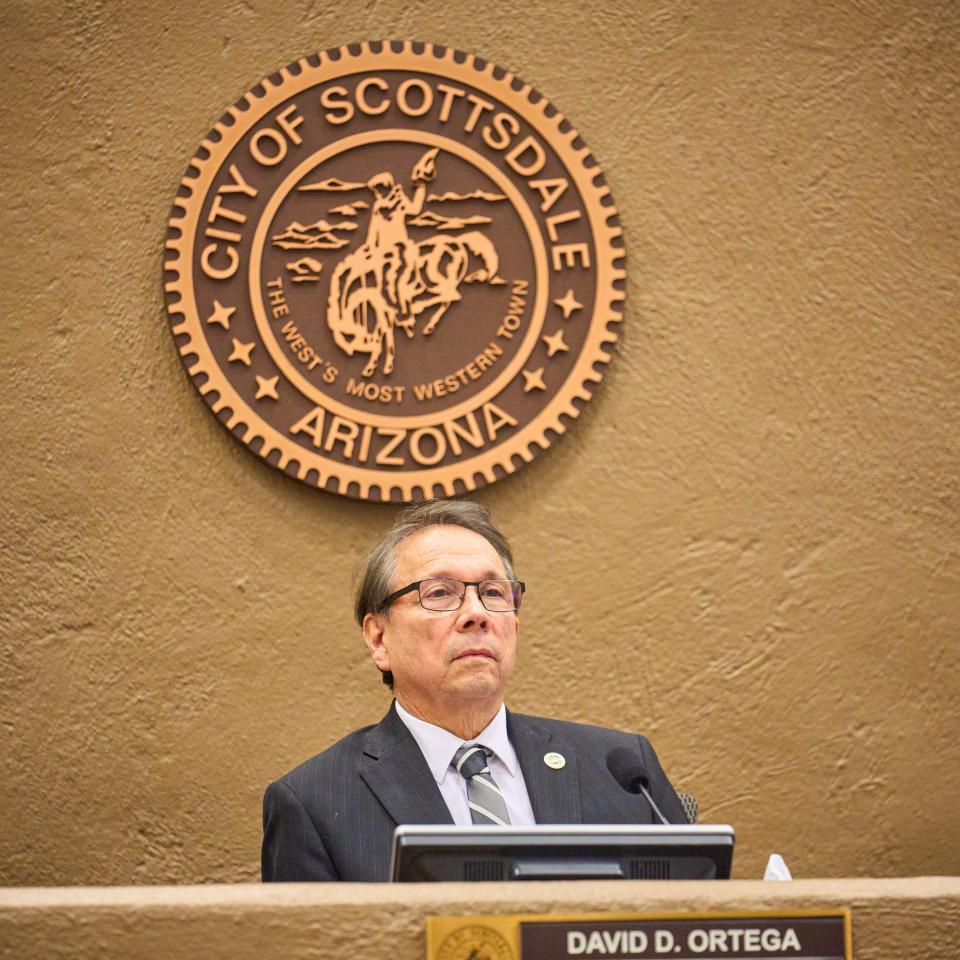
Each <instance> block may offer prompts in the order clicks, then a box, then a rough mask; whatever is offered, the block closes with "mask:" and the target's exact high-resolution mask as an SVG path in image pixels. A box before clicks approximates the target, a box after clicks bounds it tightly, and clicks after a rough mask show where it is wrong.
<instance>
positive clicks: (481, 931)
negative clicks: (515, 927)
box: [435, 923, 513, 960]
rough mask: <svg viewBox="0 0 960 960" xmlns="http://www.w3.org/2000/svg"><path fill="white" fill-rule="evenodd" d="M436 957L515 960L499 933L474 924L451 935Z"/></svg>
mask: <svg viewBox="0 0 960 960" xmlns="http://www.w3.org/2000/svg"><path fill="white" fill-rule="evenodd" d="M435 956H436V960H513V951H512V950H511V949H510V944H509V943H508V942H507V940H506V938H505V937H504V936H503V935H502V934H501V933H500V932H499V931H497V930H495V929H494V928H493V927H487V926H482V925H480V924H477V923H473V924H470V925H469V926H464V927H461V928H460V929H459V930H455V931H454V932H453V933H451V934H449V935H448V936H447V937H446V938H445V939H444V940H443V942H442V943H441V944H440V949H439V950H437V952H436V955H435Z"/></svg>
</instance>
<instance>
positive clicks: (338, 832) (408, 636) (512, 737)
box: [261, 500, 686, 881]
mask: <svg viewBox="0 0 960 960" xmlns="http://www.w3.org/2000/svg"><path fill="white" fill-rule="evenodd" d="M523 592H524V585H523V583H522V582H521V581H519V580H517V578H516V575H515V573H514V568H513V558H512V556H511V551H510V546H509V544H508V543H507V541H506V539H505V538H504V536H503V535H502V534H501V533H500V531H499V530H497V529H496V527H495V526H494V525H493V522H492V520H491V519H490V515H489V513H487V511H486V510H485V509H484V508H483V507H481V506H480V505H479V504H476V503H471V502H468V501H454V500H435V501H427V502H425V503H421V504H417V505H415V506H413V507H411V508H409V509H407V510H406V511H404V512H403V513H401V515H400V516H399V518H398V521H397V523H396V525H395V526H394V527H393V529H392V530H391V531H390V532H389V533H388V534H387V535H386V536H385V537H384V538H383V540H381V542H380V543H379V544H377V546H376V547H374V549H373V550H372V551H371V553H370V555H369V558H368V563H367V568H366V573H365V575H364V577H363V580H362V582H361V584H360V588H359V590H358V592H357V599H356V607H355V613H356V618H357V621H358V623H359V624H360V625H361V626H362V628H363V636H364V640H365V641H366V643H367V647H368V648H369V650H370V656H371V657H372V658H373V662H374V663H375V664H376V665H377V667H379V669H380V670H381V672H382V674H383V678H384V682H385V683H387V684H388V685H390V686H391V687H392V689H393V693H394V696H395V700H394V702H393V704H392V705H391V707H390V710H389V711H388V713H387V715H386V717H385V718H384V719H383V720H382V721H381V722H380V723H379V724H377V725H376V726H372V727H365V728H364V729H362V730H358V731H356V732H355V733H352V734H350V735H349V736H347V737H345V738H344V739H343V740H341V741H340V742H339V743H336V744H334V745H333V746H332V747H330V748H329V749H328V750H326V751H325V752H323V753H321V754H319V755H318V756H316V757H314V758H313V759H312V760H308V761H306V763H303V764H301V765H300V766H299V767H297V768H296V769H295V770H292V771H291V772H290V773H288V774H287V775H286V776H285V777H281V778H280V779H279V780H277V781H276V782H275V783H272V784H271V785H270V786H269V787H268V788H267V792H266V795H265V796H264V810H263V853H262V863H261V866H262V874H263V879H264V880H265V881H268V880H293V881H296V880H387V879H389V877H388V868H389V861H390V852H391V843H392V838H393V831H394V828H395V827H396V826H397V824H401V823H437V824H439V823H443V824H450V823H457V824H461V825H464V826H467V825H469V824H471V823H512V824H517V825H528V824H533V823H651V822H659V818H657V817H655V815H654V813H653V811H652V809H651V807H650V805H649V804H648V803H647V801H646V800H645V799H644V798H643V797H641V796H637V795H635V794H633V793H629V792H627V790H625V789H624V788H623V787H621V785H620V784H619V783H618V782H617V780H616V779H614V777H613V775H612V774H611V773H610V772H609V770H608V769H607V764H606V759H607V757H608V756H609V755H610V754H611V751H614V750H618V748H619V753H620V755H621V756H622V755H623V752H624V750H627V751H629V752H630V753H631V754H633V755H636V757H637V763H638V764H640V765H642V766H643V767H645V772H646V774H647V776H648V777H649V781H650V784H649V790H650V793H651V794H652V796H653V799H654V801H655V803H656V804H657V806H658V807H659V808H660V811H661V812H662V813H663V814H664V816H665V817H666V818H667V819H669V820H670V821H671V822H674V823H684V822H686V821H685V817H684V814H683V808H682V807H681V805H680V801H679V800H678V798H677V795H676V794H675V793H674V791H673V788H672V787H671V786H670V783H669V781H668V780H667V778H666V775H665V774H664V773H663V770H662V769H661V768H660V764H659V762H658V761H657V757H656V754H655V753H654V751H653V748H652V747H651V746H650V744H649V743H648V742H647V740H646V739H645V738H644V737H642V736H636V735H631V734H626V733H620V732H618V731H614V730H605V729H603V728H600V727H591V726H586V725H584V724H575V723H565V722H563V721H559V720H547V719H543V718H540V717H527V716H521V715H519V714H512V713H508V712H507V711H506V709H505V707H504V705H503V693H504V689H505V687H506V684H507V680H508V679H509V677H510V673H511V671H512V669H513V664H514V658H515V656H516V648H517V634H518V632H519V620H518V617H517V613H518V610H519V607H520V603H521V599H522V597H523Z"/></svg>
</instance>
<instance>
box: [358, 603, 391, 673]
mask: <svg viewBox="0 0 960 960" xmlns="http://www.w3.org/2000/svg"><path fill="white" fill-rule="evenodd" d="M385 628H386V618H385V617H384V615H383V614H381V613H368V614H367V615H366V616H365V617H364V618H363V639H364V641H365V643H366V644H367V649H368V650H369V651H370V658H371V659H372V660H373V662H374V663H375V664H376V665H377V667H378V668H379V669H380V670H389V669H390V654H389V653H388V652H387V648H386V646H385V645H384V642H383V635H384V631H385Z"/></svg>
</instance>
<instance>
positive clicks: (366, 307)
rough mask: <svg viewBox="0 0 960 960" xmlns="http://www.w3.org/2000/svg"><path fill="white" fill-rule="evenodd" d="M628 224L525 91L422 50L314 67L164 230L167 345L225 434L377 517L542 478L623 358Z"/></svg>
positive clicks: (256, 110) (268, 93) (251, 96)
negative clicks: (559, 442) (534, 475)
mask: <svg viewBox="0 0 960 960" xmlns="http://www.w3.org/2000/svg"><path fill="white" fill-rule="evenodd" d="M620 237H621V231H620V228H619V221H618V218H617V214H616V209H615V207H614V205H613V201H612V199H611V197H610V193H609V190H608V189H607V187H606V186H605V184H604V182H603V178H602V176H601V173H600V170H599V169H598V167H597V166H596V164H595V163H594V161H593V160H592V158H591V156H590V153H589V151H588V150H587V148H586V147H585V146H584V145H583V143H582V142H581V141H580V139H579V138H578V136H577V133H576V131H575V130H573V129H572V127H571V126H570V124H569V123H568V122H567V121H566V120H565V119H564V118H563V116H562V115H561V114H559V113H558V112H557V111H556V110H555V109H554V108H553V107H552V106H551V105H550V104H549V103H548V102H547V101H546V100H545V99H544V98H543V97H541V96H540V95H539V94H538V93H537V92H536V91H534V90H532V89H531V88H530V87H529V86H526V85H524V84H523V83H521V82H520V81H519V80H517V79H516V78H514V77H513V76H512V75H511V74H509V73H507V72H505V71H504V70H501V69H499V68H497V67H495V66H493V64H490V63H487V62H485V61H483V60H480V59H479V58H476V57H473V56H471V55H469V54H465V53H460V52H458V51H456V50H451V49H448V48H444V47H438V46H431V45H427V44H417V43H409V42H404V43H399V42H395V43H383V44H378V43H369V44H368V43H364V44H359V45H356V46H350V47H344V48H341V49H339V50H331V51H328V52H326V53H322V54H319V55H318V56H313V57H308V58H306V59H304V60H299V61H298V62H297V63H294V64H291V65H290V66H288V67H285V68H284V69H282V70H281V71H280V72H279V73H277V74H274V75H273V76H271V77H268V78H267V79H266V80H264V81H263V82H262V83H261V84H259V85H258V86H256V87H255V88H254V89H253V90H251V91H250V92H249V93H247V94H246V95H245V96H244V98H243V99H242V100H241V101H240V102H238V103H237V104H235V105H234V106H232V107H231V108H230V109H229V110H228V111H227V113H226V114H225V115H224V117H223V118H222V119H221V120H220V122H219V123H217V124H216V126H215V127H214V129H213V130H212V131H211V133H210V135H209V137H208V138H207V139H206V140H204V141H203V143H202V144H201V146H200V149H199V150H198V151H197V154H196V156H195V157H194V159H193V160H192V161H191V163H190V167H189V168H188V170H187V174H186V176H185V177H184V179H183V181H182V183H181V186H180V190H179V192H178V195H177V198H176V200H175V201H174V210H173V214H172V216H171V219H170V224H169V230H168V239H167V243H166V247H167V250H168V253H169V256H168V259H167V262H166V263H165V265H164V266H165V271H166V285H165V289H166V293H167V306H168V311H169V314H170V322H171V328H172V332H173V336H174V339H175V341H176V344H177V347H178V349H179V351H180V353H181V355H182V357H183V360H184V363H185V365H186V368H187V371H188V372H189V374H190V376H191V377H192V378H193V381H194V383H195V385H196V387H197V389H198V390H199V391H200V393H201V394H202V395H203V397H204V399H205V400H206V401H207V403H208V404H209V405H210V407H211V408H212V409H213V411H214V412H215V413H216V415H217V416H218V418H219V419H220V420H221V421H222V422H223V423H224V425H225V426H226V427H227V428H228V429H229V430H230V431H231V433H232V434H233V435H234V436H235V437H237V438H238V439H240V440H242V441H243V442H244V443H245V444H247V445H248V446H249V447H250V448H251V449H252V450H254V451H255V452H256V453H258V454H259V455H260V456H261V457H263V458H264V459H265V460H267V462H268V463H270V464H272V465H273V466H275V467H278V468H279V469H281V470H284V471H286V472H287V473H289V474H291V475H293V476H295V477H297V478H299V479H301V480H304V481H306V482H308V483H310V484H313V485H315V486H319V487H321V488H322V489H325V490H329V491H332V492H336V493H342V494H346V495H348V496H351V497H360V498H365V499H370V500H411V499H417V498H420V497H429V496H436V495H442V494H446V495H454V494H458V493H463V492H465V491H468V490H473V489H475V488H476V487H478V486H480V485H482V484H484V483H492V482H494V481H495V480H497V479H498V478H499V477H501V476H504V475H505V474H507V473H511V472H512V471H514V470H515V469H517V468H518V467H519V466H521V465H522V464H523V463H524V462H528V461H530V460H531V459H532V458H533V457H534V455H535V454H536V453H537V452H538V451H539V449H546V448H547V447H548V446H549V445H550V443H551V442H552V440H553V438H554V437H555V436H557V435H558V434H561V433H563V432H564V430H565V429H566V426H567V423H568V422H569V421H570V420H572V419H573V418H575V417H576V416H577V414H578V413H579V410H580V409H581V407H582V406H583V404H584V402H585V401H587V400H588V399H589V398H590V395H591V392H592V389H593V385H594V384H596V383H598V382H599V381H600V379H601V376H602V371H603V368H604V366H605V364H606V363H607V362H608V361H609V359H610V355H609V350H610V347H611V345H612V344H613V343H614V341H615V340H616V332H615V328H616V325H617V324H618V323H619V321H620V319H621V305H622V300H623V292H622V286H623V284H622V280H623V278H624V273H623V269H622V257H623V250H622V244H621V239H620Z"/></svg>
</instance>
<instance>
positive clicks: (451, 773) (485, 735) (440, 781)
mask: <svg viewBox="0 0 960 960" xmlns="http://www.w3.org/2000/svg"><path fill="white" fill-rule="evenodd" d="M397 715H398V716H399V717H400V719H401V720H402V721H403V722H404V724H405V726H406V728H407V729H408V730H409V731H410V733H411V734H413V739H414V740H416V741H417V746H418V747H419V748H420V751H421V753H423V756H424V759H426V761H427V766H428V767H429V768H430V772H431V773H432V774H433V779H434V780H436V781H437V786H438V787H439V788H440V793H441V794H442V795H443V799H444V800H445V801H446V804H447V807H448V808H449V810H450V815H451V816H452V817H453V822H454V823H455V824H457V826H460V827H469V826H472V825H473V819H472V818H471V816H470V807H469V806H468V805H467V781H466V780H464V778H463V777H462V776H460V774H459V773H457V771H456V770H455V769H454V768H453V767H452V766H451V763H452V762H453V755H454V754H455V753H456V752H457V751H458V750H459V749H460V747H462V746H463V745H464V744H465V743H466V744H470V745H473V744H475V743H482V744H483V745H484V746H485V747H486V748H487V749H488V750H492V751H493V756H492V757H490V773H491V775H492V776H493V779H494V780H496V782H497V786H498V787H499V788H500V790H501V792H502V793H503V799H504V800H505V801H506V804H507V813H509V815H510V823H511V824H514V825H516V826H519V827H527V826H532V825H533V824H534V823H536V820H535V819H534V817H533V807H531V806H530V795H529V794H528V793H527V785H526V783H524V780H523V771H522V770H521V769H520V763H519V761H518V760H517V752H516V750H514V749H513V744H512V743H511V742H510V738H509V737H508V736H507V710H506V707H504V706H503V704H501V705H500V709H499V710H498V711H497V715H496V716H495V717H494V718H493V719H492V720H491V721H490V723H489V724H488V725H487V727H486V729H484V730H483V731H482V732H481V733H480V734H478V735H477V736H476V737H474V738H473V739H472V740H461V739H460V738H459V737H458V736H457V735H456V734H453V733H451V732H450V731H449V730H444V729H443V727H438V726H435V725H434V724H432V723H427V721H426V720H420V719H419V718H417V717H415V716H413V714H411V713H409V712H408V711H407V710H404V709H403V707H401V706H400V704H399V702H398V703H397Z"/></svg>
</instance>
